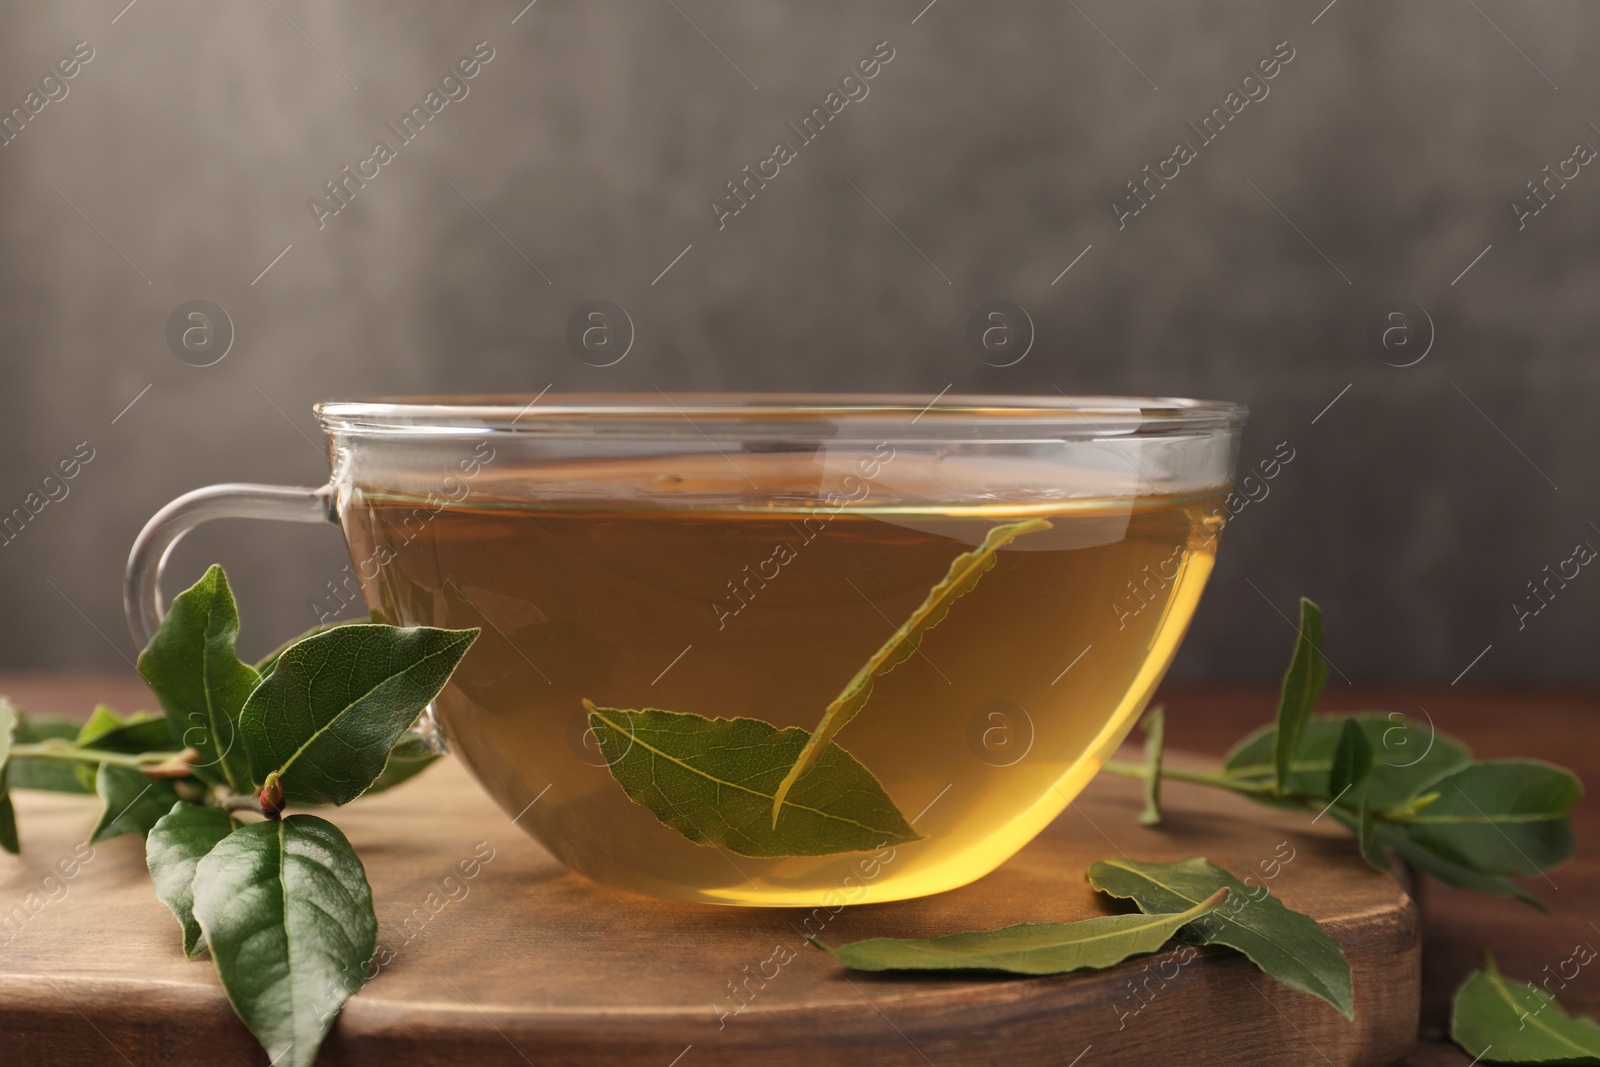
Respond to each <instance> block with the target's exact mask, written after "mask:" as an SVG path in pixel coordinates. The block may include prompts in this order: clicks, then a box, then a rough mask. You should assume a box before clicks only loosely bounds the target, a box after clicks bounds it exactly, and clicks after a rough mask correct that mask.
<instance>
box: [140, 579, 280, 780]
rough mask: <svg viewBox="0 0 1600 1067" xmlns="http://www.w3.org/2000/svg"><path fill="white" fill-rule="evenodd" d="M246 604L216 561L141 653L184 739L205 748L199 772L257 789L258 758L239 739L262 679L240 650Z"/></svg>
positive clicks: (186, 744)
mask: <svg viewBox="0 0 1600 1067" xmlns="http://www.w3.org/2000/svg"><path fill="white" fill-rule="evenodd" d="M238 636H239V612H238V609H237V608H235V607H234V603H233V593H232V592H231V591H230V590H229V589H228V576H227V575H226V574H224V573H223V572H222V568H221V567H219V566H216V565H214V564H213V565H212V567H211V568H210V569H209V570H207V571H206V573H205V575H204V577H202V578H201V579H200V580H199V581H198V582H196V583H195V584H194V585H192V586H190V587H189V588H188V589H185V590H184V591H183V592H181V593H179V594H178V595H177V597H176V598H175V599H174V600H173V601H172V607H171V609H169V610H168V612H167V616H166V618H164V619H162V620H161V627H160V628H159V629H158V630H156V633H155V636H154V637H152V638H151V639H150V643H149V644H148V645H146V646H145V649H144V651H143V652H141V653H140V654H139V673H140V674H141V675H143V676H144V680H145V681H146V682H147V683H148V684H149V686H150V688H151V690H153V691H154V692H155V694H156V696H157V697H158V698H159V699H160V701H161V706H162V707H163V708H165V709H166V711H167V727H168V729H169V730H170V731H171V734H172V740H173V741H175V742H177V744H178V747H179V748H180V749H181V748H193V749H195V750H196V751H198V752H199V753H200V759H199V761H198V762H197V763H196V765H195V774H196V776H198V777H200V778H204V779H205V780H206V781H208V782H213V783H219V784H221V783H225V784H227V786H228V787H229V788H230V789H232V790H233V791H234V792H236V793H237V792H244V791H246V790H248V789H249V787H250V785H251V782H250V766H249V763H248V760H247V758H246V756H245V753H244V746H243V745H241V744H240V743H239V737H238V732H239V712H240V709H242V708H243V707H244V703H245V699H246V698H247V697H249V695H250V692H251V690H253V689H255V687H256V684H257V683H258V682H259V681H260V676H259V675H257V674H256V671H255V668H253V667H251V666H250V665H249V664H247V663H241V662H240V661H239V657H238V655H237V654H236V653H235V652H234V641H235V640H236V639H237V638H238Z"/></svg>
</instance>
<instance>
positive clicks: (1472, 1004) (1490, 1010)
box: [1450, 950, 1600, 1064]
mask: <svg viewBox="0 0 1600 1067" xmlns="http://www.w3.org/2000/svg"><path fill="white" fill-rule="evenodd" d="M1590 958H1591V959H1592V958H1593V954H1592V950H1591V955H1590ZM1450 1037H1451V1039H1452V1040H1453V1041H1455V1043H1456V1044H1458V1045H1460V1046H1461V1047H1462V1048H1463V1049H1464V1050H1466V1053H1467V1055H1469V1056H1473V1057H1475V1059H1474V1060H1473V1062H1474V1063H1476V1062H1478V1061H1479V1060H1483V1061H1486V1062H1488V1063H1589V1064H1600V1023H1597V1022H1595V1021H1594V1020H1593V1019H1586V1018H1583V1017H1581V1016H1574V1015H1568V1014H1567V1013H1566V1012H1564V1011H1562V1010H1561V1005H1560V1004H1558V1003H1556V999H1555V998H1554V997H1552V996H1551V995H1550V994H1549V993H1547V992H1545V991H1544V990H1543V989H1539V988H1538V987H1537V986H1534V985H1533V984H1531V983H1529V982H1516V981H1511V980H1509V979H1507V978H1506V977H1505V976H1504V975H1502V974H1501V973H1500V969H1499V968H1498V967H1496V966H1495V962H1494V957H1493V956H1490V955H1489V954H1488V953H1484V961H1483V970H1481V971H1473V972H1472V973H1471V974H1469V975H1468V976H1467V980H1466V981H1465V982H1462V983H1461V987H1460V988H1459V989H1457V990H1456V995H1455V1000H1454V1001H1453V1002H1452V1003H1451V1006H1450Z"/></svg>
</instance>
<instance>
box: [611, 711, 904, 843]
mask: <svg viewBox="0 0 1600 1067" xmlns="http://www.w3.org/2000/svg"><path fill="white" fill-rule="evenodd" d="M584 706H585V707H586V708H587V709H588V710H589V725H590V727H591V728H592V729H593V730H594V733H595V736H596V737H597V738H598V739H599V742H600V751H601V753H602V754H603V755H604V756H605V758H606V762H607V764H608V765H609V766H610V768H611V776H612V777H613V778H615V779H616V780H617V783H618V784H619V785H621V786H622V788H623V791H624V792H626V793H627V794H628V797H629V799H631V800H632V801H633V802H634V803H636V804H639V805H642V806H643V807H646V808H648V809H649V810H650V811H651V813H652V814H654V815H655V817H656V818H658V819H660V820H661V821H662V822H663V823H665V824H666V825H668V826H670V827H672V828H673V829H674V830H677V831H678V832H679V833H681V834H683V836H685V837H687V838H688V839H689V840H691V841H694V842H696V843H697V844H703V845H720V846H721V847H723V848H726V849H728V850H729V851H731V852H737V853H739V854H740V855H742V856H825V855H831V854H833V853H836V852H864V851H868V850H871V849H875V848H878V847H880V846H882V845H886V844H887V845H895V844H900V843H903V842H906V841H915V840H917V837H918V835H917V833H916V831H915V830H913V829H912V828H911V826H910V825H909V824H908V823H907V822H906V820H905V817H904V816H903V815H901V814H900V810H899V809H898V808H896V807H895V805H894V801H892V800H890V799H889V796H888V794H886V793H885V792H884V791H883V786H881V785H880V784H879V783H878V780H877V779H876V778H874V777H873V776H872V772H871V771H869V770H867V769H866V768H865V767H863V766H862V765H861V764H860V763H858V762H856V759H855V757H854V756H852V755H850V753H848V752H846V751H845V750H844V749H843V748H840V747H839V746H838V745H836V744H832V743H830V744H829V745H828V746H827V747H826V748H824V749H822V750H821V752H822V754H821V756H820V757H819V758H818V759H817V760H816V761H815V762H814V764H813V766H812V767H811V769H810V770H808V771H806V773H804V774H802V775H801V776H800V778H799V779H798V780H797V781H796V782H795V783H794V788H793V789H792V790H791V795H790V798H789V800H788V802H787V803H786V804H785V805H784V808H783V812H782V815H781V817H780V818H779V820H778V824H777V826H773V825H772V822H771V815H772V798H773V796H774V795H775V792H776V790H777V788H778V784H779V783H780V782H781V781H782V780H783V777H784V773H785V772H786V771H787V770H788V769H789V768H790V767H792V766H794V763H795V760H796V759H797V758H798V756H799V754H800V750H801V749H802V748H804V747H805V745H806V740H807V736H808V735H807V734H806V732H805V731H804V730H802V729H800V728H798V727H790V728H788V729H786V730H780V729H778V728H777V727H776V726H773V725H772V724H771V723H767V722H762V721H761V720H759V719H708V718H706V717H705V716H702V715H690V714H684V713H681V712H674V711H657V710H654V709H647V710H644V711H622V710H618V709H614V708H597V707H595V706H594V705H593V704H591V703H589V702H588V701H585V702H584Z"/></svg>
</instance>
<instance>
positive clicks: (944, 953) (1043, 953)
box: [823, 889, 1228, 974]
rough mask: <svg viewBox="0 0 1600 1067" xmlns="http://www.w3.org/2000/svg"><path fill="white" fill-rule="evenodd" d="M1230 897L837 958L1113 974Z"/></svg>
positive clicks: (846, 951)
mask: <svg viewBox="0 0 1600 1067" xmlns="http://www.w3.org/2000/svg"><path fill="white" fill-rule="evenodd" d="M1227 898H1228V890H1226V889H1218V890H1217V891H1216V892H1215V893H1213V894H1212V895H1211V896H1210V897H1208V898H1206V899H1205V900H1203V901H1201V902H1200V903H1199V904H1196V905H1195V906H1194V907H1192V908H1190V909H1188V910H1187V911H1181V912H1177V913H1175V914H1172V915H1101V916H1097V917H1095V918H1093V919H1082V920H1080V921H1078V922H1070V923H1021V924H1019V925H1017V926H1007V927H1005V928H1003V929H1000V930H987V931H983V932H977V933H962V934H946V935H945V936H944V937H935V938H929V939H927V940H923V939H920V938H899V937H874V938H871V939H869V940H866V941H855V942H852V943H850V944H848V945H840V946H839V947H838V948H828V946H823V947H824V948H827V950H828V952H829V953H830V954H832V956H833V958H834V959H836V960H838V961H839V962H840V963H842V964H844V965H845V966H846V967H852V968H854V969H855V970H858V971H930V970H931V971H971V970H982V971H1009V972H1011V973H1012V974H1064V973H1065V972H1067V971H1081V970H1086V969H1090V968H1100V967H1110V966H1112V965H1113V964H1117V963H1121V962H1122V961H1123V960H1125V959H1127V958H1128V957H1129V956H1138V955H1141V954H1143V953H1146V952H1154V951H1156V950H1157V949H1159V948H1160V947H1161V946H1162V945H1164V944H1166V943H1167V941H1168V940H1170V939H1171V938H1172V936H1173V934H1175V933H1177V932H1178V929H1179V927H1182V926H1184V925H1185V924H1187V923H1191V922H1193V921H1195V920H1196V919H1199V918H1201V917H1202V916H1204V915H1207V914H1209V913H1210V912H1211V911H1213V910H1214V909H1215V908H1216V907H1217V905H1219V904H1221V903H1222V902H1223V901H1224V900H1226V899H1227Z"/></svg>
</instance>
